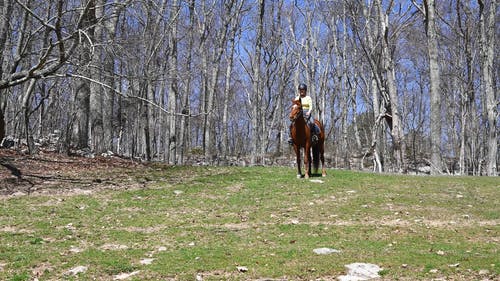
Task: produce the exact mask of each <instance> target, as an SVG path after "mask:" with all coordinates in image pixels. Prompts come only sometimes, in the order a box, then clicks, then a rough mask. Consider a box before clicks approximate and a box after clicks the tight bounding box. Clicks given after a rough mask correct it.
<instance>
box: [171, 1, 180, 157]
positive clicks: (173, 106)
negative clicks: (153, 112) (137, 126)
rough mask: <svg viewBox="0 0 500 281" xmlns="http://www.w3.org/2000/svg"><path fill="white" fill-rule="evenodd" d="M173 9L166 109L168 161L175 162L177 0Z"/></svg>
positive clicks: (177, 89) (177, 87)
mask: <svg viewBox="0 0 500 281" xmlns="http://www.w3.org/2000/svg"><path fill="white" fill-rule="evenodd" d="M172 7H173V9H172V10H171V13H170V23H171V24H170V26H171V29H170V34H169V39H170V40H169V49H170V56H169V57H170V59H169V60H168V73H169V76H170V77H169V78H170V83H169V88H168V111H169V112H170V116H169V119H170V120H169V130H168V151H169V155H170V156H169V158H168V163H170V164H177V144H178V142H177V115H176V113H177V98H178V96H179V85H178V76H179V74H178V70H177V23H178V21H179V20H178V19H179V17H178V16H177V14H178V12H179V10H180V5H179V2H178V0H174V1H173V2H172Z"/></svg>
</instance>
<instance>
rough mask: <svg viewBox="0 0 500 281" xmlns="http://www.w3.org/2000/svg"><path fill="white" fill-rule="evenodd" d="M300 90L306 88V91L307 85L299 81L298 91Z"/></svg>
mask: <svg viewBox="0 0 500 281" xmlns="http://www.w3.org/2000/svg"><path fill="white" fill-rule="evenodd" d="M300 90H306V91H307V85H306V84H304V83H300V84H299V91H300Z"/></svg>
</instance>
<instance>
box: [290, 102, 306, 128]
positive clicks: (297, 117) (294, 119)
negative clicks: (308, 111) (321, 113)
mask: <svg viewBox="0 0 500 281" xmlns="http://www.w3.org/2000/svg"><path fill="white" fill-rule="evenodd" d="M297 107H298V106H297ZM303 115H304V112H303V111H302V109H299V113H298V114H296V115H295V117H293V119H292V124H294V123H295V121H297V119H299V117H301V116H303Z"/></svg>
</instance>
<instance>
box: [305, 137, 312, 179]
mask: <svg viewBox="0 0 500 281" xmlns="http://www.w3.org/2000/svg"><path fill="white" fill-rule="evenodd" d="M304 169H305V170H306V173H305V176H304V177H305V178H306V179H308V178H309V173H310V172H311V146H310V145H307V144H306V147H305V149H304Z"/></svg>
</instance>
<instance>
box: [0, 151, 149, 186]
mask: <svg viewBox="0 0 500 281" xmlns="http://www.w3.org/2000/svg"><path fill="white" fill-rule="evenodd" d="M146 168H147V164H144V163H140V162H137V161H132V160H129V159H123V158H120V157H114V156H110V157H103V156H96V157H95V158H86V157H82V156H67V155H64V154H58V153H54V152H44V151H41V152H40V153H39V154H37V155H27V154H23V153H22V152H19V151H17V150H13V149H5V148H3V149H0V196H16V195H24V194H51V193H80V192H85V191H89V190H96V189H104V188H112V189H118V188H128V187H129V186H130V185H131V184H132V185H133V184H134V183H131V182H130V181H124V178H122V177H121V176H120V175H121V173H120V170H121V169H133V170H134V171H137V169H146ZM115 170H116V171H115ZM136 184H137V183H136ZM139 184H140V183H139Z"/></svg>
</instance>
